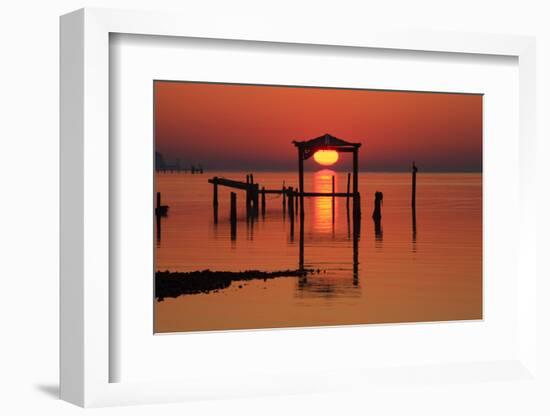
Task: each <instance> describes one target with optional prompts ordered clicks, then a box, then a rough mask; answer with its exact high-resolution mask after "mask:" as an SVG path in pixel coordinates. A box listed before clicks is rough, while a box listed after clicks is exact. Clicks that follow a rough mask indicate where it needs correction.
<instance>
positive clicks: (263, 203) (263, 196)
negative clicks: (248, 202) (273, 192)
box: [262, 186, 265, 218]
mask: <svg viewBox="0 0 550 416" xmlns="http://www.w3.org/2000/svg"><path fill="white" fill-rule="evenodd" d="M264 217H265V186H262V218H264Z"/></svg>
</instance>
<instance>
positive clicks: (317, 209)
mask: <svg viewBox="0 0 550 416" xmlns="http://www.w3.org/2000/svg"><path fill="white" fill-rule="evenodd" d="M333 177H334V178H335V190H334V191H335V192H338V183H337V182H338V181H337V180H336V179H337V173H336V172H334V171H333V170H331V169H323V170H320V171H317V172H315V173H314V174H313V192H323V193H331V192H332V178H333ZM312 200H313V201H312V202H313V216H312V218H313V230H314V231H316V232H321V233H331V232H333V230H334V227H335V225H336V224H335V221H336V218H338V215H337V209H338V201H337V198H332V197H330V196H323V197H315V198H312Z"/></svg>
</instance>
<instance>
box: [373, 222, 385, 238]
mask: <svg viewBox="0 0 550 416" xmlns="http://www.w3.org/2000/svg"><path fill="white" fill-rule="evenodd" d="M374 239H375V241H378V242H381V241H382V239H383V232H382V221H381V220H374Z"/></svg>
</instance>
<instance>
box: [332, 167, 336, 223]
mask: <svg viewBox="0 0 550 416" xmlns="http://www.w3.org/2000/svg"><path fill="white" fill-rule="evenodd" d="M335 191H336V190H335V188H334V175H332V227H333V229H334V205H335V202H336V199H335V197H334V193H335Z"/></svg>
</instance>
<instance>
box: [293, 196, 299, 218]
mask: <svg viewBox="0 0 550 416" xmlns="http://www.w3.org/2000/svg"><path fill="white" fill-rule="evenodd" d="M298 200H299V198H298V196H296V197H295V198H294V214H295V215H296V217H297V216H298Z"/></svg>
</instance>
